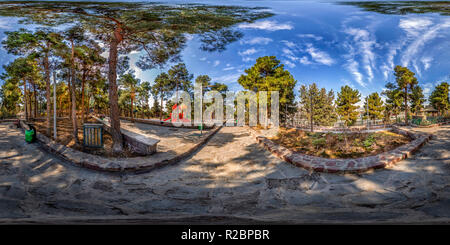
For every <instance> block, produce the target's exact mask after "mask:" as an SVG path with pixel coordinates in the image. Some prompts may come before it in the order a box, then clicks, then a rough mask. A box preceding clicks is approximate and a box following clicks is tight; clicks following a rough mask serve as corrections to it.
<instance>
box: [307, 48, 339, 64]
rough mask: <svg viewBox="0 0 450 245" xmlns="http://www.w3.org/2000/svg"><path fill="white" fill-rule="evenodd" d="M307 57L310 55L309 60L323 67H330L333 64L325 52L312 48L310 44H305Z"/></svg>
mask: <svg viewBox="0 0 450 245" xmlns="http://www.w3.org/2000/svg"><path fill="white" fill-rule="evenodd" d="M305 51H306V52H307V53H308V54H309V55H311V58H312V59H313V60H314V61H315V62H317V63H320V64H323V65H328V66H330V65H332V64H334V63H335V62H334V60H333V59H332V58H331V57H330V55H328V54H327V53H326V52H324V51H321V50H319V49H317V48H315V47H313V46H312V44H310V43H309V44H307V48H306V50H305Z"/></svg>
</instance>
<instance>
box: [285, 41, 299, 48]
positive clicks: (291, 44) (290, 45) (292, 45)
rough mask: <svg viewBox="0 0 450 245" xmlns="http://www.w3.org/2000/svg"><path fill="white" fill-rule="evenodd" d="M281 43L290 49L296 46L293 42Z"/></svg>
mask: <svg viewBox="0 0 450 245" xmlns="http://www.w3.org/2000/svg"><path fill="white" fill-rule="evenodd" d="M281 42H282V43H284V45H286V46H288V47H289V48H294V47H295V46H296V45H295V43H293V42H291V41H287V40H283V41H281Z"/></svg>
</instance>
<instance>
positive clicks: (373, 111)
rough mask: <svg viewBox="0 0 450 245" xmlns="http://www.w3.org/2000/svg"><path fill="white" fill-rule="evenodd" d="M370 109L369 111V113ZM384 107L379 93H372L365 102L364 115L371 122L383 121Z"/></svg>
mask: <svg viewBox="0 0 450 245" xmlns="http://www.w3.org/2000/svg"><path fill="white" fill-rule="evenodd" d="M367 109H368V111H367ZM383 111H384V106H383V101H382V100H381V97H380V96H379V95H378V93H377V92H375V93H371V94H370V95H369V96H368V97H366V99H365V101H364V115H365V116H366V117H367V116H369V118H370V119H371V120H377V119H382V118H383V116H384V114H383Z"/></svg>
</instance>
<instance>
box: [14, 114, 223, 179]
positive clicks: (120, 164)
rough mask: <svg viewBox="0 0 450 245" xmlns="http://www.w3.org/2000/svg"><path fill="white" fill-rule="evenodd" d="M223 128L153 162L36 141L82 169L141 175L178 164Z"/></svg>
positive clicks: (43, 138)
mask: <svg viewBox="0 0 450 245" xmlns="http://www.w3.org/2000/svg"><path fill="white" fill-rule="evenodd" d="M20 125H21V127H22V128H24V127H27V125H26V123H25V122H23V121H20ZM221 128H222V127H217V128H215V129H213V130H212V131H211V132H208V135H207V136H206V137H205V138H203V139H201V140H200V142H198V143H197V144H195V145H194V146H192V147H191V148H190V149H188V150H187V151H185V152H183V153H181V154H179V155H176V156H174V157H171V158H167V159H163V160H160V161H152V156H147V157H135V158H129V159H126V158H105V157H101V156H97V155H92V154H88V153H84V152H81V151H77V150H74V149H72V148H70V147H67V146H65V145H62V144H59V143H57V142H55V141H53V140H51V139H49V138H48V137H47V136H45V135H43V134H40V133H38V134H36V139H37V141H38V142H39V143H40V144H41V145H42V146H43V147H44V148H45V149H46V150H48V151H49V152H52V153H54V154H56V155H58V156H60V157H62V158H63V159H65V160H67V161H69V162H71V163H73V164H75V165H78V166H81V167H85V168H89V169H93V170H97V171H103V172H120V173H141V172H148V171H151V170H153V169H155V168H160V167H163V166H166V165H169V164H173V163H176V162H178V161H180V160H182V159H184V158H186V157H188V156H190V155H191V154H192V153H193V152H195V151H196V150H197V149H199V148H200V147H201V146H203V145H204V144H205V143H206V142H207V141H208V140H209V139H210V138H211V137H212V136H213V135H214V134H215V133H216V132H218V131H219V130H220V129H221ZM130 160H132V161H130Z"/></svg>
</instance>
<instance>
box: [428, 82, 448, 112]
mask: <svg viewBox="0 0 450 245" xmlns="http://www.w3.org/2000/svg"><path fill="white" fill-rule="evenodd" d="M448 87H449V85H448V83H446V82H443V83H441V84H439V85H438V86H436V88H435V89H434V90H433V92H432V93H431V95H430V98H429V101H430V103H431V105H433V107H434V108H435V109H436V110H438V111H439V113H440V115H443V114H444V113H445V112H446V111H447V110H449V109H450V99H449V96H448V92H449V90H448Z"/></svg>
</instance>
